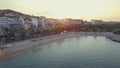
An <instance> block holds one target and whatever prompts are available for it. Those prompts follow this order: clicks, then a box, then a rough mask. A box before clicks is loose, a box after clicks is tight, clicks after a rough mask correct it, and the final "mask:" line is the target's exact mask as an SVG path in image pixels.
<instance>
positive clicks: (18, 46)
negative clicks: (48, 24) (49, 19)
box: [0, 32, 120, 59]
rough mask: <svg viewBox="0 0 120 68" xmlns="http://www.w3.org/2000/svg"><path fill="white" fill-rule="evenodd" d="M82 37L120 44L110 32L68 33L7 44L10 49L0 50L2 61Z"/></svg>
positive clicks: (117, 38)
mask: <svg viewBox="0 0 120 68" xmlns="http://www.w3.org/2000/svg"><path fill="white" fill-rule="evenodd" d="M81 36H105V37H107V38H109V39H111V40H113V41H119V42H120V35H115V34H111V33H108V32H68V33H62V34H56V35H51V36H45V37H40V38H35V39H29V40H24V41H20V42H15V43H10V44H6V45H4V46H6V47H8V48H5V49H1V50H0V55H1V56H0V59H3V58H7V57H10V56H12V55H14V54H17V53H20V52H23V51H26V50H30V49H32V48H34V47H38V46H41V45H43V44H46V43H50V42H54V41H57V40H61V39H65V38H71V37H81Z"/></svg>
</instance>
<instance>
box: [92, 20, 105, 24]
mask: <svg viewBox="0 0 120 68" xmlns="http://www.w3.org/2000/svg"><path fill="white" fill-rule="evenodd" d="M103 23H104V22H103V21H102V20H91V24H103Z"/></svg>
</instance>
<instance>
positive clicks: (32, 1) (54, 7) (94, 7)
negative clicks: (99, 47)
mask: <svg viewBox="0 0 120 68" xmlns="http://www.w3.org/2000/svg"><path fill="white" fill-rule="evenodd" d="M0 9H12V10H16V11H19V12H22V13H25V14H30V15H35V16H46V17H51V18H77V19H84V20H92V19H98V20H108V21H120V0H0Z"/></svg>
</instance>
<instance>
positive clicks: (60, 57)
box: [0, 36, 120, 68]
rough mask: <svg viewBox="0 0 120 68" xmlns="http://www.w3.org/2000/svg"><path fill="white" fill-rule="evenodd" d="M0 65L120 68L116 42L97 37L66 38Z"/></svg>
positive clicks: (16, 67) (3, 67)
mask: <svg viewBox="0 0 120 68" xmlns="http://www.w3.org/2000/svg"><path fill="white" fill-rule="evenodd" d="M0 68H120V43H117V42H113V41H111V40H109V39H107V38H105V37H100V36H97V37H94V36H86V37H75V38H68V39H64V40H60V41H56V42H52V43H49V44H46V45H43V46H41V47H39V48H34V49H32V50H29V51H27V52H24V53H22V54H20V55H17V56H14V57H11V58H8V59H6V60H4V61H1V62H0Z"/></svg>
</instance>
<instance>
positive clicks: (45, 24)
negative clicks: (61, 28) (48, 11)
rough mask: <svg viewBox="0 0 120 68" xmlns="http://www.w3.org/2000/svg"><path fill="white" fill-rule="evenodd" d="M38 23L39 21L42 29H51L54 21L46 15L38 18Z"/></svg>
mask: <svg viewBox="0 0 120 68" xmlns="http://www.w3.org/2000/svg"><path fill="white" fill-rule="evenodd" d="M39 23H41V26H42V29H43V30H49V31H51V30H53V29H54V27H53V25H54V23H53V22H52V20H51V19H50V18H46V17H40V18H39Z"/></svg>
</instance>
